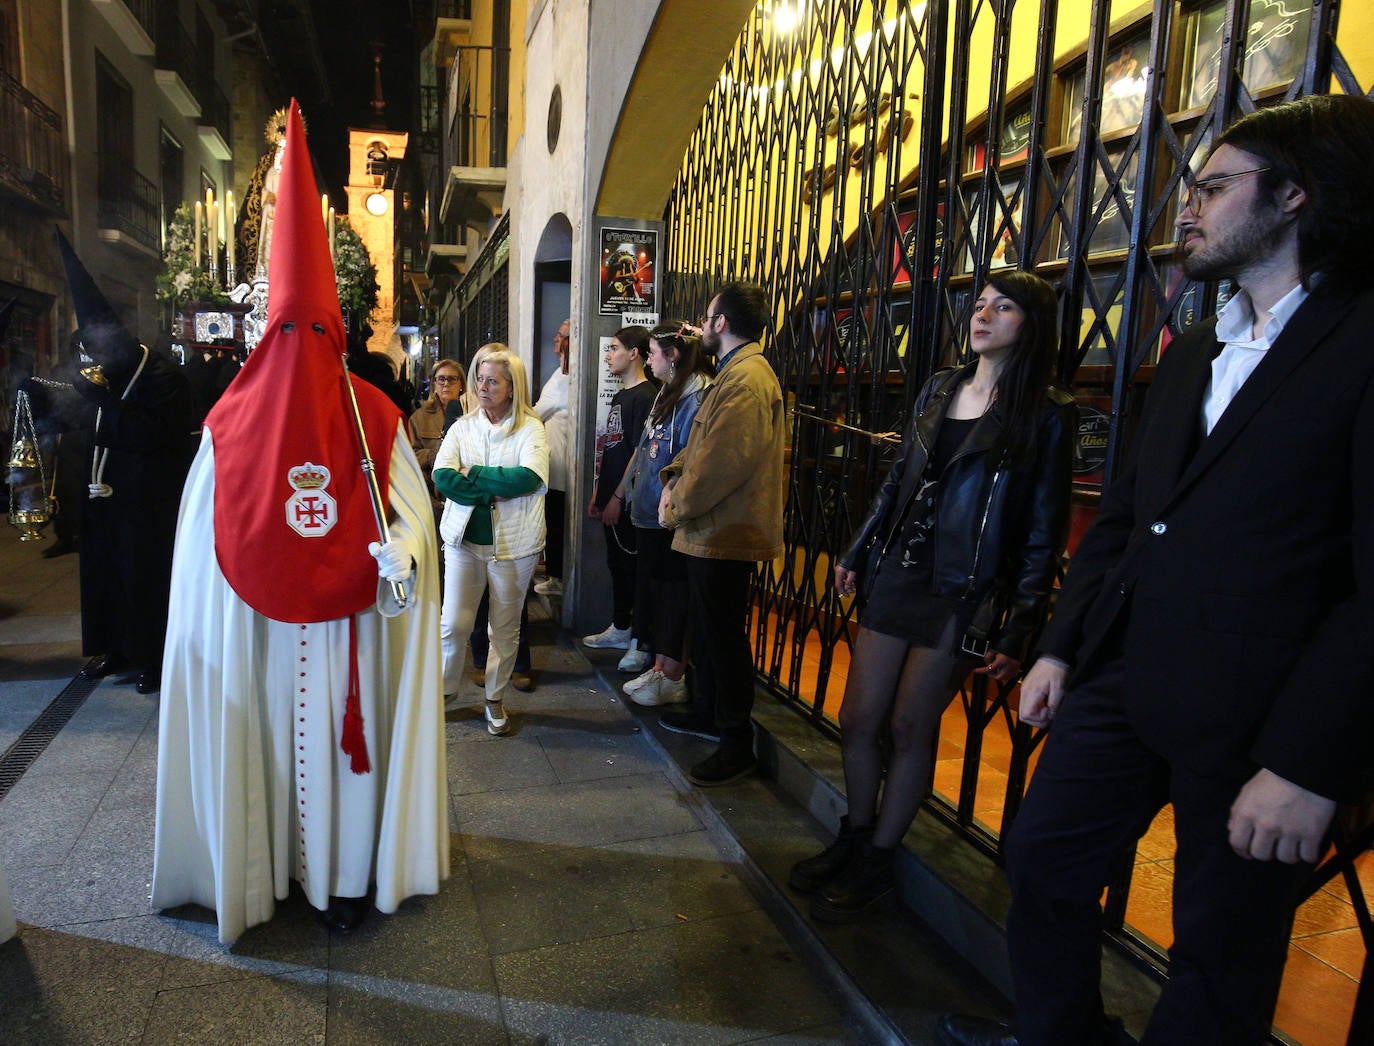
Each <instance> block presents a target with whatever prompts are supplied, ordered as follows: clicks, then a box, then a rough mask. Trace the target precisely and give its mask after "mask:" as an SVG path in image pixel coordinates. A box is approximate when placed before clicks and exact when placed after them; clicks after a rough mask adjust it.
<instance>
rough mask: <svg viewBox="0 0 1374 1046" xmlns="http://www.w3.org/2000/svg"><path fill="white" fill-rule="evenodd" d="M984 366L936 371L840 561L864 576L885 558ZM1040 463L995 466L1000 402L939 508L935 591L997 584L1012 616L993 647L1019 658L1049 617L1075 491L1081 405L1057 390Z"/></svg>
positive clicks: (982, 594)
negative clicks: (951, 416)
mask: <svg viewBox="0 0 1374 1046" xmlns="http://www.w3.org/2000/svg"><path fill="white" fill-rule="evenodd" d="M975 366H976V364H970V365H968V366H966V367H963V368H950V369H948V370H942V371H937V372H936V373H935V374H934V375H932V376H931V378H930V380H929V381H928V382H926V385H925V388H923V389H922V390H921V394H920V396H919V397H917V400H916V406H915V408H914V410H913V419H914V420H913V421H912V423H911V425H910V426H909V427H908V429H907V433H906V437H905V439H904V441H903V447H902V456H901V457H900V458H898V459H897V461H896V462H895V463H894V464H893V466H892V470H891V472H889V473H888V476H887V479H886V480H884V482H883V485H882V487H880V488H879V490H878V493H877V496H876V497H875V498H874V499H873V506H872V508H871V509H870V510H869V514H868V518H867V519H865V520H864V522H863V525H862V526H860V527H859V529H858V530H857V531H856V532H855V534H854V540H853V542H852V543H851V545H850V547H849V550H848V551H847V552H846V553H845V554H844V555H843V556H841V557H840V564H841V565H842V566H844V567H845V568H846V569H849V570H855V571H858V572H860V573H863V566H864V565H865V564H866V563H867V562H868V557H869V556H870V555H874V556H879V557H882V556H885V555H886V554H887V552H888V551H889V549H890V548H891V546H892V545H893V544H894V542H895V540H896V539H897V537H898V535H897V534H895V533H894V531H895V530H896V529H897V528H896V527H895V525H894V524H895V523H896V521H898V520H900V519H901V518H902V516H903V510H904V509H905V508H906V506H907V504H908V503H909V502H910V501H911V498H912V496H913V495H914V494H915V492H916V490H917V489H918V488H919V486H920V480H921V474H922V473H923V472H924V471H925V466H926V458H927V455H928V454H929V452H930V448H931V447H933V446H934V445H935V439H936V437H937V436H938V435H939V431H940V424H941V422H943V421H944V417H945V412H946V411H947V410H948V409H949V404H950V402H951V400H953V398H954V394H955V392H956V391H957V390H958V388H959V385H960V384H961V383H962V382H963V381H965V380H966V379H968V378H969V377H971V376H972V375H973V371H974V368H975ZM1045 398H1046V402H1045V408H1044V411H1043V413H1042V414H1041V420H1040V431H1039V443H1038V449H1037V453H1036V457H1035V460H1034V461H1029V462H1024V463H1021V464H1016V465H1008V464H1006V463H1005V462H1004V463H1002V464H999V465H998V466H997V467H996V468H995V469H990V468H988V460H987V456H988V453H989V451H990V450H991V448H992V447H993V446H994V445H995V443H996V440H997V436H998V434H999V432H1000V431H1001V419H1000V416H999V414H998V412H997V409H996V407H995V406H994V408H993V409H992V410H991V411H989V412H988V413H987V414H985V415H984V416H983V417H982V418H980V419H979V421H978V423H977V424H976V425H975V426H974V428H973V431H972V432H971V433H970V434H969V437H968V438H967V439H966V440H965V441H964V445H963V446H962V447H960V448H959V450H958V451H957V452H956V453H955V455H954V457H953V458H952V459H951V460H950V462H949V464H948V465H947V466H946V467H945V470H944V472H943V474H942V475H941V477H940V480H941V483H940V493H939V497H938V499H937V501H936V504H935V528H934V556H935V563H934V588H935V591H936V592H937V593H938V594H939V595H942V596H949V597H954V598H957V599H961V600H964V601H965V602H968V603H972V604H975V605H977V604H981V603H982V602H983V601H984V600H985V599H987V598H988V597H989V596H990V595H992V593H993V592H994V590H996V591H997V592H998V594H999V595H1000V597H1001V600H1002V605H1003V606H1005V607H1006V614H1005V617H1004V619H1003V620H1002V621H1001V624H1000V627H995V632H994V636H993V640H992V644H991V645H992V648H993V649H994V650H996V651H999V652H1000V653H1004V654H1006V655H1007V656H1009V657H1012V658H1015V659H1016V660H1018V661H1021V660H1024V659H1025V654H1026V649H1027V647H1028V645H1029V643H1030V640H1031V639H1032V638H1033V637H1034V635H1035V633H1036V632H1037V631H1038V630H1039V627H1040V626H1041V625H1042V624H1043V623H1044V618H1045V613H1046V610H1047V608H1048V605H1049V596H1050V590H1051V589H1052V587H1053V585H1054V578H1055V572H1056V570H1057V569H1058V565H1059V557H1060V556H1061V555H1062V553H1063V551H1064V543H1065V541H1066V540H1067V539H1068V532H1069V490H1070V485H1071V482H1072V477H1073V444H1074V436H1075V432H1076V425H1077V413H1078V412H1077V409H1076V408H1075V406H1074V402H1073V398H1072V397H1071V396H1069V395H1067V394H1065V393H1063V392H1061V391H1059V390H1058V389H1055V388H1049V389H1046V391H1045Z"/></svg>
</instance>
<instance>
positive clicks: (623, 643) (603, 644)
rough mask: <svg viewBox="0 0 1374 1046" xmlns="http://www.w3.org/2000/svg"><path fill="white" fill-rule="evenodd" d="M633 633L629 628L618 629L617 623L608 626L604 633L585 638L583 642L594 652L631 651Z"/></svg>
mask: <svg viewBox="0 0 1374 1046" xmlns="http://www.w3.org/2000/svg"><path fill="white" fill-rule="evenodd" d="M630 637H631V632H630V630H629V629H628V628H616V627H615V622H611V623H610V624H609V625H607V626H606V630H605V631H604V632H598V633H597V634H596V635H594V636H584V637H583V638H582V642H583V643H585V644H586V645H587V646H589V647H591V648H592V649H594V650H609V649H612V648H614V649H619V650H627V649H629V646H630V642H631V639H630Z"/></svg>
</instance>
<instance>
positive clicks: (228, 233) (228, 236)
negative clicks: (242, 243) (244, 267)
mask: <svg viewBox="0 0 1374 1046" xmlns="http://www.w3.org/2000/svg"><path fill="white" fill-rule="evenodd" d="M224 196H225V200H226V201H227V202H226V203H225V206H224V224H225V226H226V229H225V237H224V243H225V250H226V251H228V252H229V253H228V262H229V273H228V275H229V282H230V283H233V282H234V191H233V190H232V189H230V190H229V191H228V192H227V193H225V194H224Z"/></svg>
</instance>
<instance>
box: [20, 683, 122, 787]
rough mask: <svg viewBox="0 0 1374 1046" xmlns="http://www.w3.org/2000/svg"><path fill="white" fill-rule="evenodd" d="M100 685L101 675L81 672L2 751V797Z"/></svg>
mask: <svg viewBox="0 0 1374 1046" xmlns="http://www.w3.org/2000/svg"><path fill="white" fill-rule="evenodd" d="M99 685H100V680H98V679H85V678H83V677H82V676H81V675H80V674H78V675H77V676H76V677H75V678H73V679H72V681H71V682H70V683H68V684H67V685H66V687H65V688H63V690H62V692H61V693H60V694H58V695H57V696H56V697H54V698H53V699H52V703H51V704H49V705H48V707H47V708H45V709H43V711H42V712H40V713H39V714H38V718H37V719H35V720H34V721H33V722H32V723H30V724H29V727H28V729H27V730H25V731H24V732H23V733H22V734H20V735H19V736H18V738H16V739H15V742H14V744H12V745H10V746H9V748H7V749H6V750H5V754H4V755H0V799H3V798H5V796H6V795H8V794H9V790H10V789H11V788H13V787H14V786H15V785H16V784H18V783H19V779H20V778H21V777H23V776H24V773H25V771H27V770H28V768H29V767H31V766H32V765H33V763H34V760H35V759H37V758H38V757H39V756H40V755H42V754H43V749H45V748H47V747H48V744H49V742H51V741H52V739H53V738H54V737H56V736H57V732H58V731H59V730H61V729H62V728H63V727H64V726H66V725H67V723H68V722H69V721H70V720H71V718H72V716H73V715H75V714H76V710H77V709H78V708H80V707H81V706H82V705H83V704H85V702H86V698H88V697H90V696H91V691H92V690H94V689H95V688H96V687H97V686H99Z"/></svg>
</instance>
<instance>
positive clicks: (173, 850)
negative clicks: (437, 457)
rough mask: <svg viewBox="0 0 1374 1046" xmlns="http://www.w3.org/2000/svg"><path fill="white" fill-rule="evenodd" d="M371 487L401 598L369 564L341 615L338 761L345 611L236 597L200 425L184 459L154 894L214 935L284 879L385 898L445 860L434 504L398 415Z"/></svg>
mask: <svg viewBox="0 0 1374 1046" xmlns="http://www.w3.org/2000/svg"><path fill="white" fill-rule="evenodd" d="M388 501H389V504H390V509H391V512H390V515H391V520H390V526H391V537H392V539H393V540H396V541H402V542H404V543H405V544H406V545H407V546H409V548H410V550H411V555H412V557H413V559H414V561H415V564H416V569H415V571H414V573H413V575H412V578H411V580H410V581H409V582H407V588H408V589H409V594H410V600H409V605H408V607H407V608H406V609H405V610H403V611H400V610H398V608H397V606H396V604H395V602H394V600H393V598H392V595H391V590H390V585H389V584H388V583H386V582H381V583H380V584H379V587H378V602H377V605H376V606H375V607H373V608H371V609H369V610H366V611H363V612H362V613H359V614H357V615H356V618H355V620H356V621H357V664H358V673H359V691H360V695H361V706H362V715H363V723H364V732H365V736H366V739H367V753H368V756H369V758H370V760H371V764H372V768H371V772H370V773H366V774H355V773H353V772H352V769H351V767H350V758H349V756H348V755H346V754H345V753H344V752H342V751H341V750H340V748H339V740H340V735H341V732H342V729H343V717H344V705H345V698H346V695H347V692H348V679H349V667H350V666H349V619H348V618H347V617H344V618H338V619H334V620H322V621H319V622H315V623H310V624H291V623H286V622H281V621H274V620H271V619H269V618H266V617H263V616H262V615H261V614H259V613H257V612H256V611H254V610H253V609H251V608H250V607H249V606H248V605H247V604H246V603H244V602H243V600H241V599H240V598H239V597H238V595H237V593H235V592H234V590H233V589H232V588H231V587H230V585H229V583H228V582H227V581H226V580H225V577H224V575H223V573H221V571H220V568H219V564H218V562H217V560H216V557H215V533H214V529H215V527H214V524H215V512H214V502H215V465H214V444H213V438H212V433H210V432H209V431H207V432H206V433H205V435H204V437H203V439H202V442H201V447H200V452H199V453H198V454H197V456H196V459H195V462H194V464H193V465H192V466H191V473H190V476H189V477H188V478H187V482H186V489H185V493H184V495H183V497H182V503H181V514H180V517H179V519H178V523H177V542H176V554H175V564H174V567H173V579H172V597H171V605H170V620H169V625H168V629H167V647H166V655H165V657H164V662H163V674H162V698H161V706H162V707H161V721H160V725H159V737H158V772H157V828H156V850H155V854H154V859H153V904H154V905H155V906H156V907H158V908H169V907H174V906H176V905H180V904H188V903H194V904H200V905H204V906H205V907H208V908H213V909H214V910H215V912H216V913H217V915H218V917H219V939H220V941H221V942H224V943H228V942H230V941H233V940H235V939H236V938H237V937H238V936H239V935H240V934H241V933H242V932H243V931H244V930H245V929H247V928H248V927H250V926H254V925H256V924H258V923H261V922H265V921H266V920H267V919H269V918H271V916H272V910H273V906H274V903H275V900H279V899H284V898H285V897H286V895H287V890H288V887H289V881H290V880H291V879H296V880H298V881H299V882H300V884H301V886H302V888H303V889H304V891H305V894H306V897H307V898H308V900H309V901H310V903H311V904H312V905H314V906H315V907H316V908H319V909H323V908H325V907H326V906H327V905H328V903H329V898H330V897H331V896H337V897H360V896H362V895H364V894H366V893H367V890H368V885H369V883H371V882H375V884H376V897H375V901H374V903H375V904H376V907H377V908H378V909H379V910H380V911H382V912H388V913H389V912H394V911H395V910H396V907H397V906H398V905H399V904H400V902H401V901H403V900H404V899H405V898H407V897H409V896H412V895H414V894H433V893H437V892H438V890H439V884H440V882H441V880H443V879H446V878H447V877H448V872H449V835H448V810H447V806H448V785H447V779H446V774H445V750H444V717H443V716H444V713H443V684H442V674H441V667H440V655H439V580H438V559H437V551H436V538H435V533H434V516H433V511H432V509H431V506H430V499H429V493H428V491H427V489H426V487H425V481H424V478H423V476H422V474H421V472H420V468H419V465H418V463H417V462H416V460H415V454H414V452H413V451H412V450H411V448H410V443H409V440H408V439H407V438H406V435H405V432H404V430H403V429H400V428H398V433H397V437H396V439H395V441H394V444H393V447H392V453H391V467H390V490H389V499H388ZM321 611H322V613H323V612H326V611H327V608H321Z"/></svg>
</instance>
